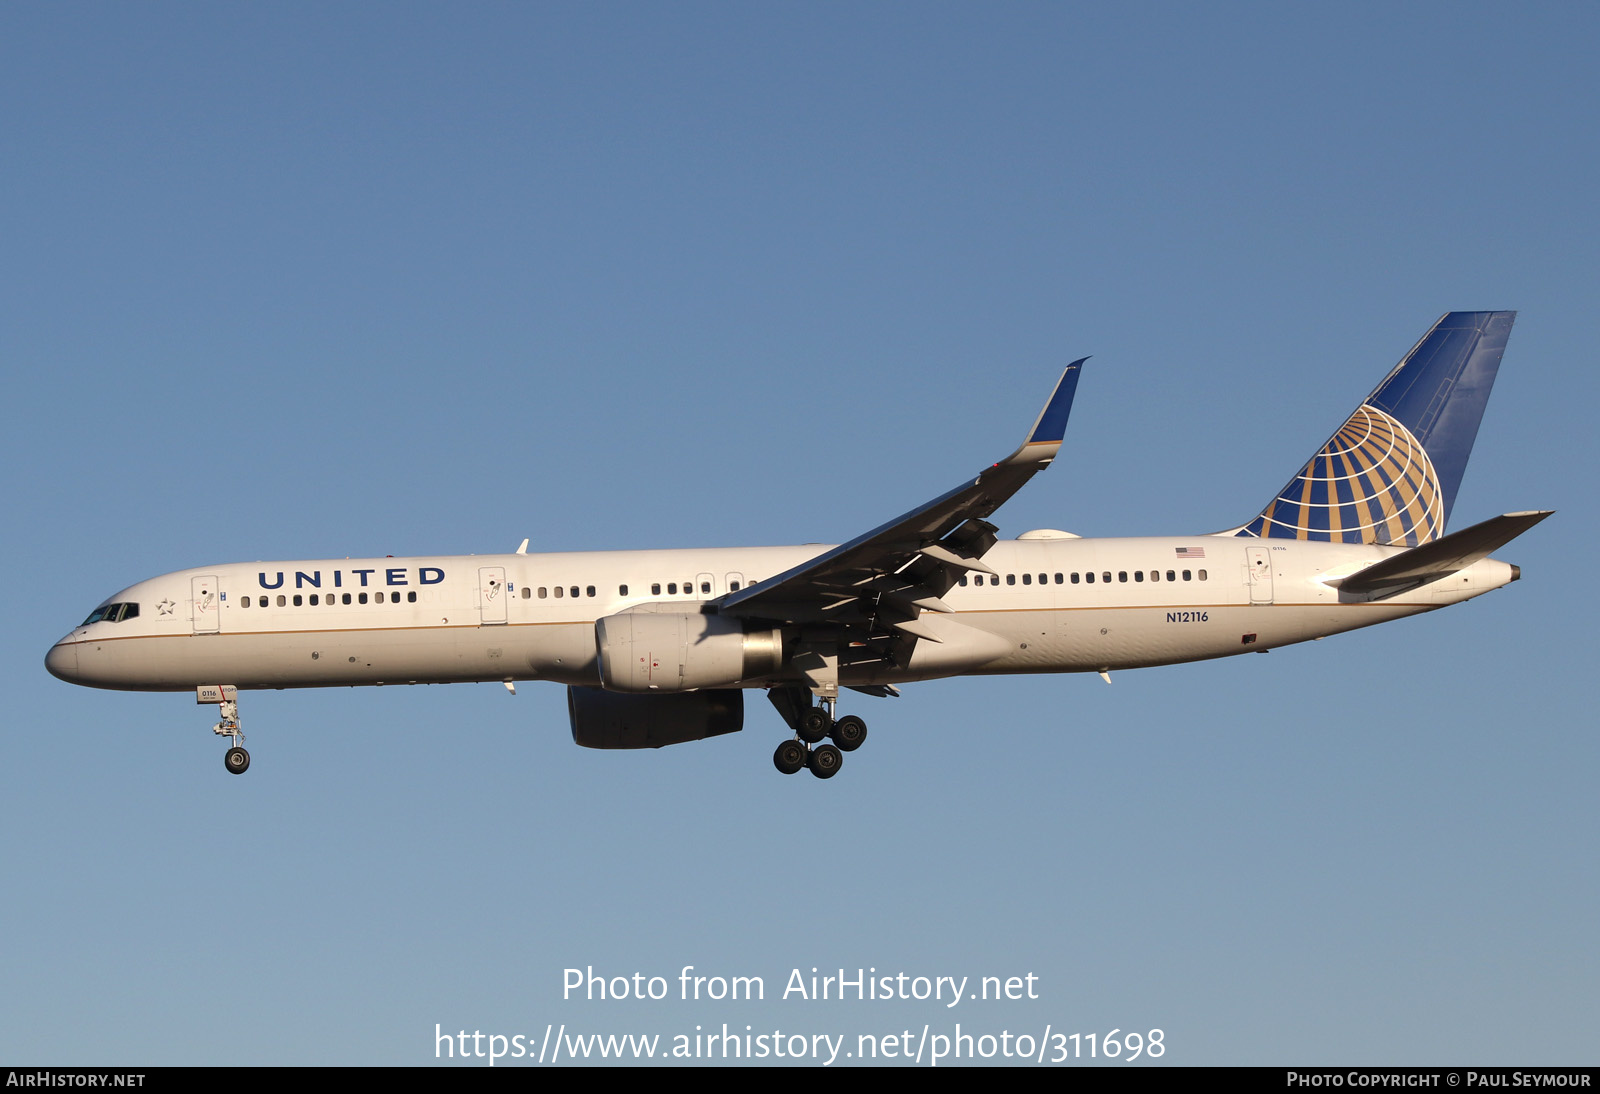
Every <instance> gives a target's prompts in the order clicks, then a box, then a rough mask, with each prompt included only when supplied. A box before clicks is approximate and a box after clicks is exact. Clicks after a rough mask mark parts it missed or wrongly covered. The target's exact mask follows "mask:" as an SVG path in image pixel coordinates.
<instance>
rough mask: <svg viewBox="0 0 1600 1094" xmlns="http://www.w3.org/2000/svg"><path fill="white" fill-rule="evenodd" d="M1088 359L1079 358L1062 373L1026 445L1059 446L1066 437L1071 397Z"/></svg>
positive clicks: (1070, 410) (1075, 390)
mask: <svg viewBox="0 0 1600 1094" xmlns="http://www.w3.org/2000/svg"><path fill="white" fill-rule="evenodd" d="M1088 359H1089V358H1087V357H1080V358H1078V359H1077V360H1076V361H1074V362H1072V364H1070V365H1068V366H1067V367H1066V368H1065V369H1064V370H1063V371H1062V373H1061V379H1060V380H1059V381H1057V382H1056V389H1055V391H1054V392H1052V393H1051V395H1050V401H1049V402H1047V403H1045V404H1044V410H1042V411H1040V413H1039V420H1038V421H1037V422H1035V423H1033V432H1032V433H1030V434H1028V440H1027V442H1026V443H1028V444H1060V443H1061V439H1062V438H1063V437H1065V436H1066V435H1067V416H1068V415H1069V414H1070V413H1071V412H1072V397H1073V395H1075V394H1076V393H1077V390H1078V376H1079V374H1080V373H1081V372H1082V371H1083V363H1084V362H1085V361H1087V360H1088Z"/></svg>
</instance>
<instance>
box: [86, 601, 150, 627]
mask: <svg viewBox="0 0 1600 1094" xmlns="http://www.w3.org/2000/svg"><path fill="white" fill-rule="evenodd" d="M138 615H139V605H137V604H102V605H100V606H99V607H98V608H96V609H95V610H94V611H92V612H90V613H89V618H88V619H85V620H84V621H83V622H82V623H80V624H78V625H79V626H80V627H87V626H88V625H89V624H90V623H120V622H122V621H123V620H124V619H136V618H138Z"/></svg>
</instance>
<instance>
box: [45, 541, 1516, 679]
mask: <svg viewBox="0 0 1600 1094" xmlns="http://www.w3.org/2000/svg"><path fill="white" fill-rule="evenodd" d="M828 549H829V547H828V545H821V544H811V545H806V546H798V547H754V548H716V549H707V550H673V551H610V552H596V553H568V554H507V555H467V556H454V557H438V558H380V559H366V560H359V559H338V560H322V561H306V562H255V563H235V564H228V565H222V566H208V567H202V568H199V569H193V570H182V571H178V572H176V573H171V574H165V575H163V576H161V577H156V578H151V579H150V580H148V581H141V582H139V583H138V584H136V585H133V586H130V587H129V588H127V589H125V590H123V591H122V592H119V593H117V594H116V595H115V596H113V597H110V598H108V599H107V601H106V602H105V603H106V604H118V605H121V604H136V605H138V608H137V614H133V613H123V614H124V616H125V617H124V618H121V619H118V620H115V621H113V620H110V619H107V620H100V621H95V622H91V623H87V624H85V625H82V626H79V627H77V628H74V629H73V631H72V632H71V633H70V634H68V635H67V636H66V637H64V638H62V639H61V641H60V642H58V643H57V644H56V645H55V647H53V648H52V649H51V651H50V654H49V656H48V658H47V665H48V666H49V668H50V671H51V672H53V673H55V674H56V675H57V676H59V677H61V678H63V679H67V680H71V681H73V682H75V683H81V684H88V685H91V686H95V687H105V688H118V689H128V690H146V691H178V690H188V689H192V688H195V687H197V686H200V685H210V684H232V685H235V686H237V687H239V688H244V689H250V688H288V687H327V686H348V685H361V684H371V685H380V684H412V683H445V682H456V681H517V680H550V681H556V682H560V683H563V684H576V685H587V686H595V685H597V684H598V683H599V674H598V669H597V663H596V646H595V621H596V620H597V619H599V618H601V617H603V616H607V615H611V614H613V613H616V612H621V611H626V610H628V609H632V608H637V607H638V606H640V605H643V604H649V603H660V604H664V605H672V606H674V607H675V606H677V605H682V606H683V610H686V611H695V610H698V606H699V604H700V603H701V602H704V601H710V600H714V599H715V598H717V597H720V596H723V595H724V594H726V593H728V592H730V591H737V589H739V588H744V587H748V586H749V585H751V584H754V583H756V582H759V581H760V580H762V579H764V578H768V577H772V576H774V575H776V574H779V573H782V572H783V571H785V570H788V569H789V568H790V567H793V566H796V565H798V564H800V563H802V562H804V561H805V560H807V559H809V558H812V557H815V556H816V555H819V554H821V553H822V552H824V551H826V550H828ZM1400 550H1401V548H1393V547H1381V546H1367V545H1345V544H1333V543H1318V542H1308V541H1296V540H1271V539H1268V540H1262V539H1251V538H1235V537H1232V536H1227V535H1201V536H1192V537H1188V538H1183V539H1176V538H1170V537H1161V538H1129V539H1080V538H1077V537H1069V536H1065V535H1061V534H1055V535H1050V536H1047V537H1044V538H1029V537H1024V538H1023V539H1020V540H1006V541H1001V542H1000V543H998V544H996V545H995V546H994V547H993V548H992V549H991V550H990V551H989V552H988V553H987V554H986V555H985V556H984V559H983V561H984V563H985V564H986V565H987V566H988V567H989V568H990V569H992V570H994V571H995V572H996V574H998V575H999V576H998V577H997V578H996V577H990V576H987V575H978V574H973V575H971V577H970V579H969V580H968V581H967V582H966V583H965V584H962V585H958V586H956V587H954V588H952V589H950V591H949V592H948V593H947V594H946V595H945V596H944V597H943V598H942V599H943V601H944V603H945V604H946V605H948V607H949V608H950V609H951V611H950V612H949V613H939V614H934V613H932V612H924V613H923V615H922V619H923V620H925V621H927V622H928V624H929V625H930V626H932V627H934V628H935V630H937V631H939V634H940V637H942V638H943V639H944V640H943V641H939V642H935V641H929V640H926V639H924V640H921V641H919V642H918V643H917V645H916V651H915V654H914V655H913V657H912V658H911V661H910V663H909V664H907V665H905V666H901V667H890V666H887V665H883V664H877V665H872V666H860V667H855V668H849V667H846V668H843V669H842V670H841V674H840V683H841V684H844V685H863V684H894V683H902V682H906V681H910V680H918V679H929V678H934V677H939V676H950V675H958V674H964V673H986V674H993V673H1024V672H1029V673H1033V672H1085V671H1088V672H1095V671H1104V670H1109V669H1117V668H1134V667H1140V666H1149V665H1164V664H1172V663H1176V662H1182V661H1196V660H1201V659H1205V658H1212V657H1223V656H1226V655H1229V654H1234V653H1249V652H1255V651H1258V650H1264V649H1270V648H1272V647H1274V646H1281V645H1286V644H1288V643H1292V642H1302V641H1305V640H1308V639H1313V638H1319V637H1322V636H1324V635H1329V634H1335V633H1337V632H1340V631H1347V630H1352V629H1354V628H1356V627H1363V626H1368V625H1370V624H1373V623H1381V622H1384V621H1386V620H1390V619H1395V618H1398V617H1400V616H1405V615H1412V614H1416V613H1418V612H1423V611H1428V610H1431V609H1433V608H1438V607H1443V606H1444V605H1446V604H1452V603H1455V602H1457V601H1460V600H1466V599H1469V598H1471V597H1473V596H1477V595H1479V594H1481V593H1484V592H1488V591H1489V590H1490V589H1495V588H1499V587H1500V586H1502V585H1505V584H1506V583H1508V582H1509V581H1512V580H1514V579H1515V576H1516V572H1515V570H1514V568H1513V567H1511V566H1509V565H1508V564H1506V563H1503V562H1498V561H1495V560H1492V559H1484V560H1481V561H1479V562H1476V563H1474V564H1473V565H1471V566H1470V567H1468V568H1466V569H1464V570H1461V571H1459V572H1457V573H1455V574H1452V575H1450V576H1449V577H1448V578H1444V579H1441V580H1439V581H1435V582H1432V583H1431V584H1428V585H1423V586H1421V587H1420V588H1416V589H1413V590H1410V591H1409V592H1407V593H1404V594H1402V595H1399V596H1393V597H1390V598H1388V599H1384V600H1372V599H1369V598H1366V597H1354V596H1349V595H1343V596H1342V595H1341V594H1340V592H1339V590H1338V589H1337V587H1336V585H1335V582H1336V581H1337V579H1338V578H1339V577H1342V576H1345V575H1348V574H1351V573H1353V572H1355V571H1356V570H1358V569H1360V568H1362V567H1363V566H1366V565H1368V564H1371V563H1373V562H1376V561H1379V560H1380V559H1383V558H1385V557H1387V556H1389V555H1391V554H1395V553H1397V552H1398V551H1400ZM1090 575H1092V581H1091V580H1090ZM980 577H981V581H982V583H981V584H978V583H977V582H978V580H979V579H980ZM112 614H117V613H112ZM783 679H784V678H783V677H765V678H758V679H750V680H745V681H741V682H740V686H744V687H761V686H767V685H770V684H774V683H778V682H782V681H783Z"/></svg>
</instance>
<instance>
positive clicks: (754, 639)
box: [594, 604, 783, 693]
mask: <svg viewBox="0 0 1600 1094" xmlns="http://www.w3.org/2000/svg"><path fill="white" fill-rule="evenodd" d="M675 607H676V606H675V605H669V604H661V605H655V604H648V605H645V606H643V607H642V608H638V609H635V610H634V611H629V612H619V613H617V614H616V615H608V616H605V617H603V618H601V619H597V620H595V624H594V642H595V652H596V653H597V654H598V655H599V661H600V683H601V685H602V686H603V687H605V689H606V690H607V691H625V692H634V693H640V692H676V691H694V690H696V689H697V688H726V687H732V686H734V685H737V684H738V683H739V682H740V681H743V680H751V679H759V678H761V677H764V676H769V675H771V674H773V673H776V672H777V671H778V670H779V669H780V668H782V666H783V635H782V633H781V632H780V631H777V630H770V629H769V630H751V631H747V630H746V629H745V623H744V622H743V621H742V620H739V619H733V618H730V617H728V616H722V615H702V614H700V613H699V612H694V613H689V612H684V611H675V610H672V609H673V608H675Z"/></svg>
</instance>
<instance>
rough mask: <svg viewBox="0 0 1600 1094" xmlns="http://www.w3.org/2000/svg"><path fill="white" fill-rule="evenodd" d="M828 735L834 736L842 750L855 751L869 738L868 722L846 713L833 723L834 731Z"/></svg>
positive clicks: (834, 740) (835, 742) (835, 741)
mask: <svg viewBox="0 0 1600 1094" xmlns="http://www.w3.org/2000/svg"><path fill="white" fill-rule="evenodd" d="M828 736H830V737H832V738H833V743H834V744H836V745H838V746H839V751H840V752H854V751H855V750H856V749H858V748H860V747H861V742H863V741H865V740H866V739H867V723H865V722H863V721H862V720H861V719H860V718H857V717H856V716H855V715H854V714H846V715H845V716H844V717H843V718H840V719H839V720H838V721H837V722H835V723H833V732H832V733H829V734H828Z"/></svg>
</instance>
